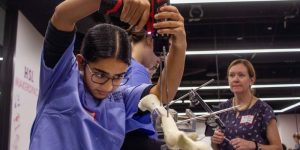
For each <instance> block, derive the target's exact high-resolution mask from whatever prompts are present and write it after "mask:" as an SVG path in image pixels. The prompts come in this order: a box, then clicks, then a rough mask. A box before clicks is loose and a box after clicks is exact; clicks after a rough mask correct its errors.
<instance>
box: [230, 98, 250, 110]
mask: <svg viewBox="0 0 300 150" xmlns="http://www.w3.org/2000/svg"><path fill="white" fill-rule="evenodd" d="M253 100H254V96H251V99H250V101H249V103H248V104H247V105H241V106H239V107H237V108H236V109H235V111H244V110H247V109H248V108H249V107H250V106H251V104H252V101H253ZM236 103H237V102H236V100H235V98H234V97H233V98H232V105H233V106H237V104H236Z"/></svg>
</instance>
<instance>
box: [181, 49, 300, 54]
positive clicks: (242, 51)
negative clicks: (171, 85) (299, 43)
mask: <svg viewBox="0 0 300 150" xmlns="http://www.w3.org/2000/svg"><path fill="white" fill-rule="evenodd" d="M296 52H300V48H299V49H249V50H247V49H243V50H210V51H186V55H222V54H249V53H250V54H252V53H296Z"/></svg>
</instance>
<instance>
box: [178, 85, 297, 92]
mask: <svg viewBox="0 0 300 150" xmlns="http://www.w3.org/2000/svg"><path fill="white" fill-rule="evenodd" d="M286 87H300V84H266V85H252V88H254V89H260V88H286ZM196 88H198V87H196V86H194V87H179V88H178V90H179V91H186V90H192V89H196ZM216 89H229V86H205V87H202V88H200V89H199V90H216Z"/></svg>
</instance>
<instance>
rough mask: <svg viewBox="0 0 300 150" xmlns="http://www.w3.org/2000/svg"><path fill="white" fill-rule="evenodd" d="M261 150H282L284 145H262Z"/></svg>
mask: <svg viewBox="0 0 300 150" xmlns="http://www.w3.org/2000/svg"><path fill="white" fill-rule="evenodd" d="M260 148H261V150H269V149H272V150H282V146H281V144H280V145H262V144H261V145H260Z"/></svg>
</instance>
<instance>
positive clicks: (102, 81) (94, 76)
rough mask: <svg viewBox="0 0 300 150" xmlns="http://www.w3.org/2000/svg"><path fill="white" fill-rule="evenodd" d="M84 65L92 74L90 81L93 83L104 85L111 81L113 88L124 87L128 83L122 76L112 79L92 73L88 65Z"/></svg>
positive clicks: (101, 73)
mask: <svg viewBox="0 0 300 150" xmlns="http://www.w3.org/2000/svg"><path fill="white" fill-rule="evenodd" d="M86 65H87V67H88V70H89V71H90V73H91V74H92V76H91V80H92V81H93V82H94V83H97V84H105V83H106V82H107V81H109V80H111V81H112V85H113V86H122V85H125V84H126V83H127V81H128V78H125V77H124V74H122V75H117V76H114V77H109V76H107V75H106V74H105V73H103V72H93V71H92V69H91V68H90V66H89V65H88V64H86Z"/></svg>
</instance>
